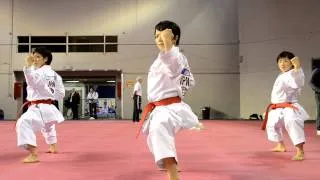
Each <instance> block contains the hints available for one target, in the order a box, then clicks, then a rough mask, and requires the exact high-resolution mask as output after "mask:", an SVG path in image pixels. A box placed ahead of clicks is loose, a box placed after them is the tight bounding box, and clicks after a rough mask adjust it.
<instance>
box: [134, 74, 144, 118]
mask: <svg viewBox="0 0 320 180" xmlns="http://www.w3.org/2000/svg"><path fill="white" fill-rule="evenodd" d="M136 81H137V82H136V84H135V85H134V88H133V92H132V98H133V117H132V121H133V122H134V123H138V122H139V120H140V119H139V115H140V113H141V111H142V109H141V100H142V99H141V97H142V87H141V84H142V82H143V80H142V78H141V77H140V76H138V77H137V78H136Z"/></svg>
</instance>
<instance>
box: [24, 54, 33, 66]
mask: <svg viewBox="0 0 320 180" xmlns="http://www.w3.org/2000/svg"><path fill="white" fill-rule="evenodd" d="M24 62H25V66H27V67H30V66H32V65H33V62H34V57H33V55H32V54H29V55H28V56H27V57H26V58H25V60H24Z"/></svg>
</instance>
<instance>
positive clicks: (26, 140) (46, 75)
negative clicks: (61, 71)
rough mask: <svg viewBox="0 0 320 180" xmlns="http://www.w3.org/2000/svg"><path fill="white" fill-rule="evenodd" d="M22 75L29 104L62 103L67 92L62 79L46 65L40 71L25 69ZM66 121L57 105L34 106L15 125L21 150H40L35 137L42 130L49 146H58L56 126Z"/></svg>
mask: <svg viewBox="0 0 320 180" xmlns="http://www.w3.org/2000/svg"><path fill="white" fill-rule="evenodd" d="M23 72H24V76H25V79H26V82H27V94H28V95H27V100H28V101H36V100H46V99H51V100H60V99H63V97H64V95H65V89H64V85H63V82H62V78H61V77H60V76H59V75H58V74H57V73H56V72H55V71H53V70H52V69H51V67H50V66H48V65H44V66H42V67H41V68H38V69H35V68H34V67H33V66H32V67H28V68H27V67H24V68H23ZM63 121H64V117H63V115H62V114H61V112H60V111H59V110H58V109H57V108H56V106H55V105H53V104H38V105H31V106H30V107H29V108H28V110H27V112H25V113H24V114H23V115H22V116H21V117H20V118H19V119H18V121H17V124H16V131H17V139H18V146H20V147H24V146H25V145H27V144H30V145H32V146H37V142H36V133H37V132H38V131H40V130H41V132H42V134H43V136H44V138H45V140H46V143H47V144H54V143H56V142H57V136H56V130H55V124H56V123H61V122H63Z"/></svg>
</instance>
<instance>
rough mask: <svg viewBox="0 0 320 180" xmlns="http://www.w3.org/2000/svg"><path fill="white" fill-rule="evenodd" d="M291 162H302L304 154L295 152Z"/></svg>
mask: <svg viewBox="0 0 320 180" xmlns="http://www.w3.org/2000/svg"><path fill="white" fill-rule="evenodd" d="M292 160H293V161H302V160H304V152H303V151H302V152H297V154H296V155H295V156H293V158H292Z"/></svg>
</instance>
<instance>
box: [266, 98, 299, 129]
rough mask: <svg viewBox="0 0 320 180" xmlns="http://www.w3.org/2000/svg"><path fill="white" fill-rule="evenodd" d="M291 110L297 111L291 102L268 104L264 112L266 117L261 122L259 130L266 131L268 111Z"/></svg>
mask: <svg viewBox="0 0 320 180" xmlns="http://www.w3.org/2000/svg"><path fill="white" fill-rule="evenodd" d="M287 107H288V108H292V109H294V110H298V108H297V107H295V106H294V105H293V104H292V103H291V102H284V103H276V104H269V105H268V107H267V110H266V115H265V118H264V120H263V122H262V126H261V129H262V130H265V129H266V126H267V122H268V115H269V111H270V110H271V109H278V108H287Z"/></svg>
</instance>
